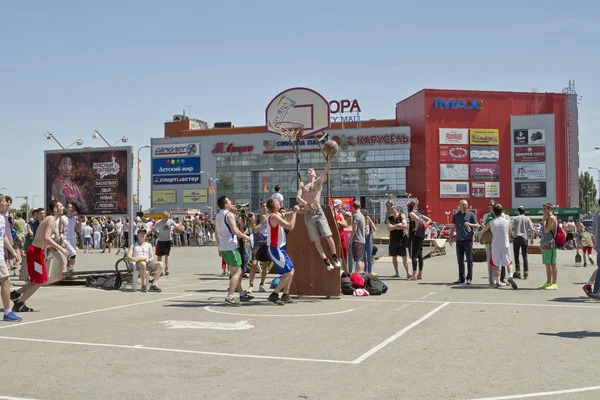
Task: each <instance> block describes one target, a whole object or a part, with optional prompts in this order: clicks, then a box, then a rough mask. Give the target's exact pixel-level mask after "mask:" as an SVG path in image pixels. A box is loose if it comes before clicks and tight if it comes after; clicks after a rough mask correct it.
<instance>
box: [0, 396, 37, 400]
mask: <svg viewBox="0 0 600 400" xmlns="http://www.w3.org/2000/svg"><path fill="white" fill-rule="evenodd" d="M0 400H35V399H31V398H29V397H12V396H0Z"/></svg>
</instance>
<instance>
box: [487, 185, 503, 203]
mask: <svg viewBox="0 0 600 400" xmlns="http://www.w3.org/2000/svg"><path fill="white" fill-rule="evenodd" d="M485 197H486V198H488V199H493V198H496V197H500V182H486V183H485Z"/></svg>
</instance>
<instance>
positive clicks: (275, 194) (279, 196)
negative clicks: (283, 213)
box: [271, 185, 283, 208]
mask: <svg viewBox="0 0 600 400" xmlns="http://www.w3.org/2000/svg"><path fill="white" fill-rule="evenodd" d="M274 189H275V193H273V195H272V196H271V198H272V199H277V200H279V207H282V208H283V195H282V194H281V193H279V191H280V190H281V186H279V185H275V188H274Z"/></svg>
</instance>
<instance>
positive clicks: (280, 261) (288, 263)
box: [268, 247, 294, 275]
mask: <svg viewBox="0 0 600 400" xmlns="http://www.w3.org/2000/svg"><path fill="white" fill-rule="evenodd" d="M268 251H269V258H270V259H271V261H273V264H275V266H276V267H277V271H278V272H279V273H280V274H282V275H283V274H287V273H288V272H292V270H293V269H294V264H292V260H290V256H288V253H287V252H286V251H285V250H284V249H280V248H277V247H269V250H268Z"/></svg>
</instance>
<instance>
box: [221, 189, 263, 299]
mask: <svg viewBox="0 0 600 400" xmlns="http://www.w3.org/2000/svg"><path fill="white" fill-rule="evenodd" d="M217 205H218V206H219V209H220V210H221V211H219V213H218V214H217V216H216V217H215V230H216V234H215V238H216V239H217V245H218V248H219V254H220V256H221V257H223V260H225V264H227V266H228V267H229V270H230V272H231V275H230V277H229V290H228V292H227V297H226V298H225V303H226V304H229V305H232V306H235V307H239V306H240V301H250V300H252V299H253V298H254V297H253V296H250V295H248V293H246V291H244V290H242V288H241V286H242V281H241V276H242V271H241V268H240V267H241V266H242V256H241V254H240V250H239V248H238V240H237V238H241V239H244V240H246V241H249V240H250V238H249V237H248V236H247V235H245V234H244V233H242V232H241V231H240V230H239V229H238V227H237V224H236V223H235V214H234V213H233V212H231V209H232V205H231V201H230V200H229V199H228V198H227V196H222V197H219V198H218V199H217ZM236 288H238V291H239V292H240V298H239V299H236V298H234V297H233V294H234V292H235V289H236Z"/></svg>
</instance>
